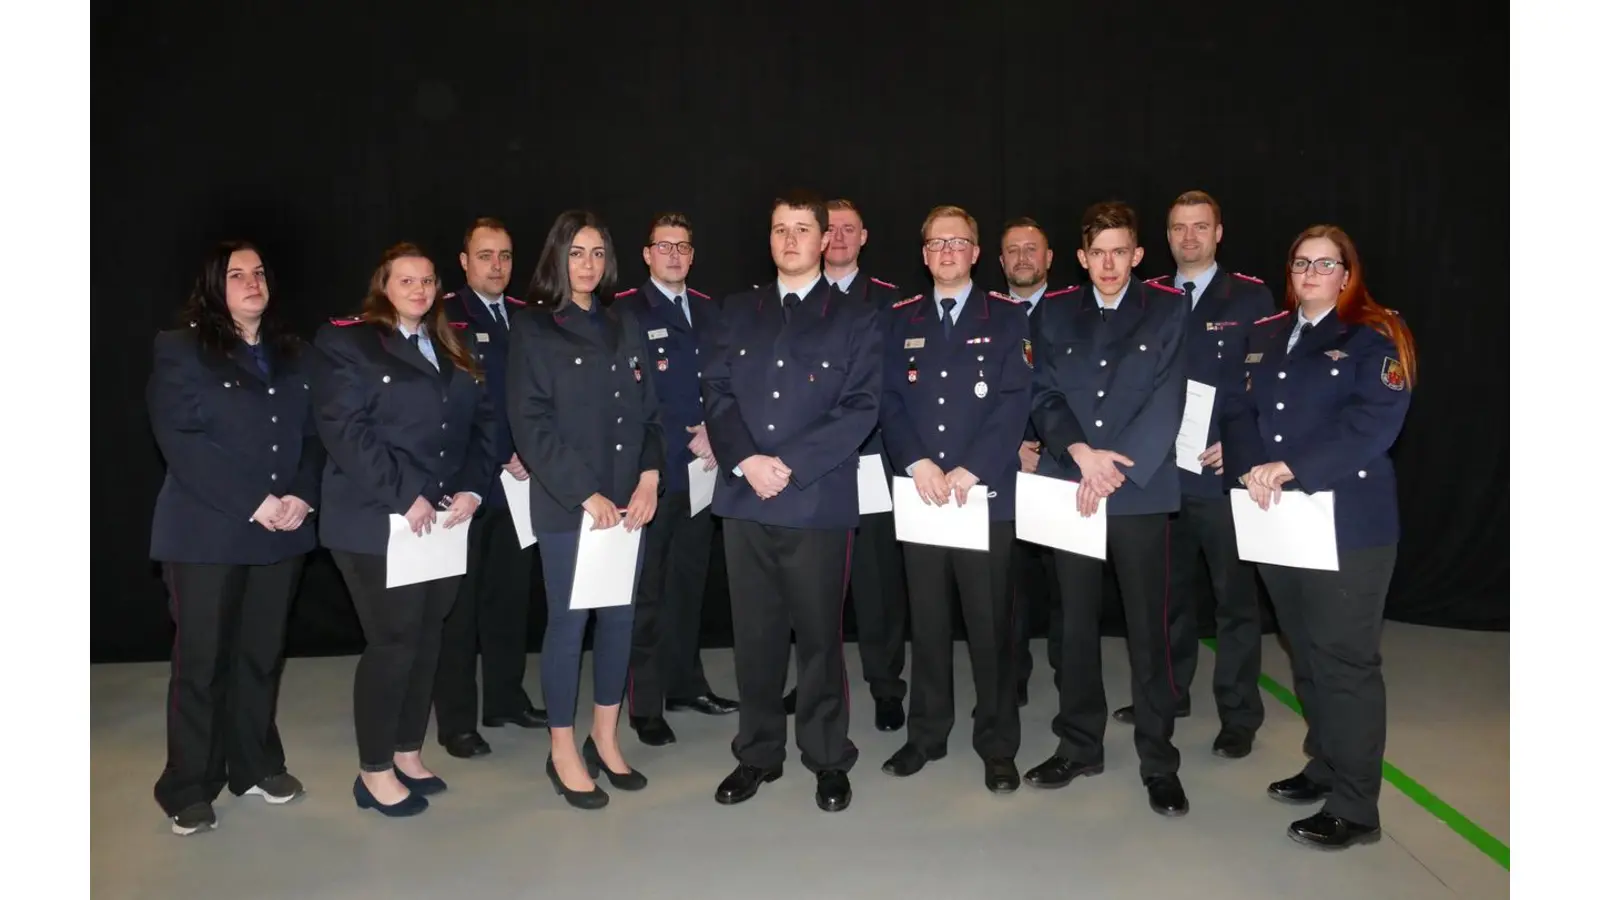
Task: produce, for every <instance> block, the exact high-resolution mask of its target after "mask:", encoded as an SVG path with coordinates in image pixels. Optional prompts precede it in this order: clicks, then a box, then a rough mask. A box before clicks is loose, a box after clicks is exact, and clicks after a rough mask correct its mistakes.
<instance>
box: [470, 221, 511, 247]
mask: <svg viewBox="0 0 1600 900" xmlns="http://www.w3.org/2000/svg"><path fill="white" fill-rule="evenodd" d="M479 228H487V229H489V230H490V231H503V232H505V234H506V236H507V237H510V236H511V229H509V228H507V227H506V223H504V222H502V221H500V220H499V219H496V218H494V217H493V216H479V217H478V218H476V219H473V220H472V224H471V225H468V226H467V233H466V234H463V235H462V236H461V252H463V253H465V252H467V251H468V250H471V249H472V236H473V235H474V234H476V233H477V232H478V229H479Z"/></svg>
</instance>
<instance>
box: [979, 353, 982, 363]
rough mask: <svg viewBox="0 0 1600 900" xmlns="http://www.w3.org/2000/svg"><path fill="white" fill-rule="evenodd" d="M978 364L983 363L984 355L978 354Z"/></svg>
mask: <svg viewBox="0 0 1600 900" xmlns="http://www.w3.org/2000/svg"><path fill="white" fill-rule="evenodd" d="M978 362H983V354H982V353H979V354H978Z"/></svg>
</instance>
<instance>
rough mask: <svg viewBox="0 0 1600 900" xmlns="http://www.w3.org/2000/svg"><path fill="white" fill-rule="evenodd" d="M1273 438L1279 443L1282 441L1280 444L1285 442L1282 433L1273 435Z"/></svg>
mask: <svg viewBox="0 0 1600 900" xmlns="http://www.w3.org/2000/svg"><path fill="white" fill-rule="evenodd" d="M1272 439H1273V441H1275V442H1277V443H1280V444H1281V443H1283V435H1281V434H1275V435H1273V436H1272Z"/></svg>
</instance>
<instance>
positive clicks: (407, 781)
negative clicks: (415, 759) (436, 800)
mask: <svg viewBox="0 0 1600 900" xmlns="http://www.w3.org/2000/svg"><path fill="white" fill-rule="evenodd" d="M394 777H396V778H398V779H400V783H401V784H403V785H405V786H406V789H407V790H409V791H411V793H413V794H421V795H422V796H424V797H428V796H432V795H434V794H442V793H444V792H445V790H446V789H447V788H449V787H450V786H449V785H447V784H445V783H444V779H443V778H440V777H439V776H437V775H429V776H428V777H427V778H412V777H411V776H410V775H407V774H406V773H404V772H402V771H400V769H399V768H398V767H396V768H395V770H394Z"/></svg>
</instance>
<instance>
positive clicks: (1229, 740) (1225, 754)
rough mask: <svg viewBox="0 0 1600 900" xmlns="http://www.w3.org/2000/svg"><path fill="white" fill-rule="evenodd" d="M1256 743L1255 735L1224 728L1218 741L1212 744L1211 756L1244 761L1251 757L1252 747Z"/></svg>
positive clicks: (1218, 736)
mask: <svg viewBox="0 0 1600 900" xmlns="http://www.w3.org/2000/svg"><path fill="white" fill-rule="evenodd" d="M1254 743H1255V736H1254V735H1250V734H1246V733H1244V732H1242V731H1235V730H1233V729H1230V728H1224V729H1222V733H1220V734H1218V735H1217V739H1216V740H1215V741H1212V742H1211V755H1212V756H1220V757H1222V758H1223V759H1244V758H1245V757H1246V756H1249V755H1250V747H1251V745H1252V744H1254Z"/></svg>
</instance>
